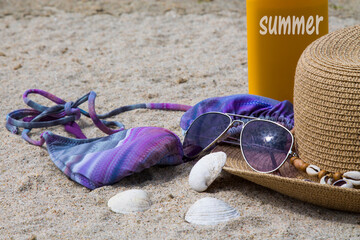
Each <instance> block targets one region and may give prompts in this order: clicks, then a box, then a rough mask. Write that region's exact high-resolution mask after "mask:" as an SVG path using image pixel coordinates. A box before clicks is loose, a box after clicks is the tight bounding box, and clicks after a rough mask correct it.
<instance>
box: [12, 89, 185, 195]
mask: <svg viewBox="0 0 360 240" xmlns="http://www.w3.org/2000/svg"><path fill="white" fill-rule="evenodd" d="M29 94H39V95H41V96H44V97H46V98H47V99H49V100H51V101H52V102H54V103H56V104H57V105H55V106H52V107H46V106H42V105H40V104H38V103H36V102H34V101H32V100H30V99H29V98H28V95H29ZM95 98H96V93H95V92H90V93H88V94H86V95H84V96H83V97H81V98H79V99H78V100H76V101H75V102H65V101H64V100H62V99H60V98H58V97H56V96H55V95H52V94H50V93H47V92H45V91H42V90H39V89H30V90H27V91H26V92H25V93H24V95H23V99H24V102H25V103H26V104H27V105H28V106H29V107H31V108H33V109H20V110H15V111H13V112H11V113H9V114H8V115H7V116H6V128H7V129H8V130H9V131H10V132H12V133H18V132H19V129H18V128H24V129H23V131H22V132H21V135H22V137H23V138H24V139H25V140H26V141H27V142H29V143H31V144H33V145H37V146H41V145H43V144H44V143H46V147H47V148H48V152H49V154H50V158H51V160H52V161H53V162H54V163H55V164H56V166H57V167H58V168H59V169H60V170H61V171H63V172H64V173H65V174H66V175H67V176H68V177H70V178H71V179H72V180H74V181H75V182H77V183H80V184H82V185H83V186H85V187H87V188H90V189H94V188H97V187H101V186H104V185H109V184H113V183H115V182H117V181H119V180H120V179H122V178H123V177H126V176H128V175H130V174H132V173H134V172H140V171H142V170H143V169H146V168H149V167H151V166H153V165H155V164H161V165H175V164H180V163H183V160H182V158H183V149H182V144H181V142H180V139H179V138H178V137H177V136H176V135H175V134H174V133H172V132H171V131H169V130H166V129H164V128H157V127H138V128H131V129H128V130H125V126H124V125H123V124H121V123H120V122H116V121H105V120H102V119H105V118H109V117H113V116H115V115H118V114H120V113H122V112H126V111H130V110H133V109H139V108H145V109H162V110H173V111H186V110H188V109H189V108H190V106H187V105H181V104H173V103H148V104H145V103H141V104H134V105H128V106H123V107H119V108H117V109H114V110H113V111H111V112H109V113H105V114H99V115H98V114H97V113H96V111H95ZM86 101H88V106H89V112H86V111H84V110H82V109H81V108H79V105H81V104H82V103H84V102H86ZM82 115H85V116H86V117H90V118H91V119H92V121H93V122H94V124H95V126H97V127H98V128H99V129H100V130H101V131H103V132H104V133H106V134H110V136H107V137H102V138H95V139H86V136H85V135H84V134H83V132H82V131H81V129H80V127H79V125H78V124H77V123H76V122H75V121H76V120H79V119H80V117H81V116H82ZM56 125H63V126H64V127H65V130H66V131H67V132H69V133H71V134H73V135H74V136H75V137H76V138H77V139H72V138H66V137H62V136H59V135H56V134H53V133H51V132H49V131H46V132H44V133H42V134H41V136H40V140H34V139H32V138H30V136H29V132H30V131H31V129H32V128H44V127H50V126H56ZM110 125H112V126H117V127H118V128H117V129H111V128H109V127H108V126H110Z"/></svg>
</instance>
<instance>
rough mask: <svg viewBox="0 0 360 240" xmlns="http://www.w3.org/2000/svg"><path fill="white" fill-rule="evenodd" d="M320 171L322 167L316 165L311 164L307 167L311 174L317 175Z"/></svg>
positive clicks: (307, 171) (308, 172)
mask: <svg viewBox="0 0 360 240" xmlns="http://www.w3.org/2000/svg"><path fill="white" fill-rule="evenodd" d="M319 172H320V168H319V167H318V166H316V165H309V166H308V167H307V168H306V173H307V174H308V175H309V176H313V177H314V176H317V175H318V173H319Z"/></svg>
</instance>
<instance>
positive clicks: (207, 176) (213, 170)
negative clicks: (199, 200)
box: [189, 152, 226, 192]
mask: <svg viewBox="0 0 360 240" xmlns="http://www.w3.org/2000/svg"><path fill="white" fill-rule="evenodd" d="M225 162H226V153H224V152H215V153H210V154H208V155H206V156H204V157H202V158H201V159H200V160H199V161H198V162H197V163H196V164H195V165H194V167H193V168H192V169H191V172H190V175H189V185H190V187H191V188H192V189H194V190H195V191H198V192H203V191H205V190H206V189H207V188H208V187H209V186H210V184H211V183H212V182H213V181H214V180H215V179H216V178H217V177H218V176H219V174H220V172H221V170H222V168H223V167H224V165H225Z"/></svg>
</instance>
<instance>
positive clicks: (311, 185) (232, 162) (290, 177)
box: [213, 146, 360, 212]
mask: <svg viewBox="0 0 360 240" xmlns="http://www.w3.org/2000/svg"><path fill="white" fill-rule="evenodd" d="M215 151H216V152H217V151H223V152H225V153H226V154H227V160H226V165H225V167H224V170H225V171H227V172H230V173H231V174H235V175H237V176H240V177H242V178H244V179H247V180H249V181H251V182H254V183H256V184H259V185H261V186H264V187H267V188H270V189H272V190H275V191H277V192H279V193H282V194H285V195H288V196H290V197H293V198H296V199H299V200H301V201H304V202H308V203H312V204H315V205H319V206H323V207H326V208H332V209H337V210H343V211H350V212H360V204H359V199H360V190H359V189H350V188H341V187H334V186H330V185H325V184H320V183H315V182H308V181H304V179H309V177H308V176H307V175H306V174H304V173H302V172H300V171H297V170H296V169H295V168H293V166H292V165H291V164H290V163H287V162H286V163H285V164H284V165H283V166H282V167H281V168H280V169H279V171H280V173H278V175H274V174H264V173H257V172H255V171H253V170H251V169H250V168H249V166H248V165H247V164H246V162H245V160H243V158H242V155H241V151H240V148H237V147H233V146H217V147H216V148H215V149H214V150H213V152H215ZM312 180H314V179H312Z"/></svg>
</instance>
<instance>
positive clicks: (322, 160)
mask: <svg viewBox="0 0 360 240" xmlns="http://www.w3.org/2000/svg"><path fill="white" fill-rule="evenodd" d="M294 116H295V134H296V136H295V141H296V142H295V146H296V151H297V153H298V154H299V156H300V158H301V159H302V160H304V161H305V162H307V163H309V164H315V165H317V166H319V167H320V168H321V169H324V170H327V171H329V172H342V173H344V172H347V171H351V170H355V171H360V25H358V26H353V27H348V28H344V29H341V30H339V31H336V32H332V33H329V34H327V35H325V36H323V37H321V38H319V39H318V40H316V41H314V42H313V43H312V44H310V45H309V46H308V47H307V48H306V49H305V51H304V52H303V53H302V55H301V57H300V59H299V61H298V65H297V68H296V74H295V84H294ZM314 189H315V188H314ZM324 189H325V188H324Z"/></svg>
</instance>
